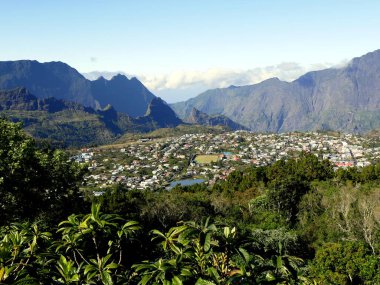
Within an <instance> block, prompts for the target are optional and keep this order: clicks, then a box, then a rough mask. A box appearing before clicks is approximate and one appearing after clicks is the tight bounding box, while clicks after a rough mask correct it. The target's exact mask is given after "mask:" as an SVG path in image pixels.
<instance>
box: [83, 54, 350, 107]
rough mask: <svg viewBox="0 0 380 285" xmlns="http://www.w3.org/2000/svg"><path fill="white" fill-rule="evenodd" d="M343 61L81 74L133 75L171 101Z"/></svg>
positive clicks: (290, 77) (290, 78)
mask: <svg viewBox="0 0 380 285" xmlns="http://www.w3.org/2000/svg"><path fill="white" fill-rule="evenodd" d="M344 64H347V61H344V62H341V63H339V64H338V65H333V64H331V63H319V64H311V65H309V66H303V65H301V64H299V63H296V62H283V63H281V64H278V65H273V66H266V67H258V68H253V69H249V70H232V69H218V68H212V69H208V70H205V71H195V70H194V71H178V72H173V73H169V74H160V75H149V74H127V73H125V72H99V71H96V72H91V73H86V74H84V76H86V77H87V78H88V79H90V80H94V79H96V78H98V77H99V76H103V77H105V78H107V79H110V78H112V76H114V75H116V74H118V73H122V74H125V75H126V76H127V77H131V76H136V77H137V78H138V79H139V80H140V81H141V82H142V83H143V84H144V85H145V86H147V87H148V88H149V89H150V90H151V91H152V92H153V93H154V94H156V95H157V96H160V97H162V98H163V99H164V100H166V101H167V102H169V103H173V102H178V101H183V100H186V99H189V98H191V97H195V96H196V95H198V94H199V93H201V92H203V91H205V90H207V89H212V88H223V87H228V86H230V85H236V86H241V85H250V84H255V83H259V82H261V81H263V80H266V79H268V78H272V77H278V78H279V79H281V80H285V81H293V80H295V79H297V78H298V77H299V76H301V75H303V74H304V73H306V72H308V71H312V70H321V69H325V68H329V67H341V66H342V65H344Z"/></svg>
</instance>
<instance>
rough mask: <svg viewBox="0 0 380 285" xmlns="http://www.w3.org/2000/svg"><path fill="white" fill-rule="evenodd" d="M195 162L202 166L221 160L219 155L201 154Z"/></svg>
mask: <svg viewBox="0 0 380 285" xmlns="http://www.w3.org/2000/svg"><path fill="white" fill-rule="evenodd" d="M194 160H195V162H197V163H201V164H206V163H211V162H217V161H218V160H219V155H217V154H201V155H197V156H196V157H195V159H194Z"/></svg>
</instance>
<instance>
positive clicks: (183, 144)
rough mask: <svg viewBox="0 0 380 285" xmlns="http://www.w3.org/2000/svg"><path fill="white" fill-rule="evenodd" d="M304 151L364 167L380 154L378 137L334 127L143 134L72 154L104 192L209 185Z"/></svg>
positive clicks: (336, 163)
mask: <svg viewBox="0 0 380 285" xmlns="http://www.w3.org/2000/svg"><path fill="white" fill-rule="evenodd" d="M300 152H309V153H312V154H315V155H316V156H318V158H320V159H328V160H330V161H331V163H333V165H334V166H335V169H338V168H340V167H343V168H346V167H352V166H357V167H363V166H366V165H369V164H371V163H374V162H377V161H378V159H379V158H380V144H379V143H378V141H377V140H374V139H372V138H367V137H363V136H356V135H352V134H342V133H328V132H306V133H301V132H294V133H282V134H258V133H251V132H247V131H235V132H224V133H220V134H209V133H200V134H185V135H182V136H178V137H168V138H159V139H150V138H143V139H138V140H137V141H134V142H130V143H126V144H124V145H111V146H103V147H97V148H88V149H82V150H81V152H80V153H79V154H77V155H75V156H73V157H72V159H75V160H76V161H77V162H80V163H87V164H88V165H89V170H90V173H89V175H88V176H87V177H86V178H85V185H86V187H88V188H89V189H93V190H94V193H95V195H101V194H102V193H104V192H102V189H104V188H106V187H108V186H109V185H112V184H116V183H120V184H123V185H125V186H126V187H127V188H128V189H152V190H156V189H165V188H166V189H170V188H172V187H174V186H175V185H176V184H181V185H191V184H194V183H200V182H204V183H207V184H208V185H212V184H214V183H215V182H216V181H217V180H223V179H226V177H227V176H228V174H229V173H231V172H232V171H234V170H236V169H238V168H240V167H244V166H265V165H268V164H271V163H273V162H275V161H277V160H280V159H286V158H287V157H293V156H295V155H297V154H299V153H300Z"/></svg>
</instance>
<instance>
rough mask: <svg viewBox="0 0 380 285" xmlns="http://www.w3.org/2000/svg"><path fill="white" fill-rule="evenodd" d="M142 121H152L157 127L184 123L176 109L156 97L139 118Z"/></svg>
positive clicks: (168, 126)
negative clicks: (175, 111)
mask: <svg viewBox="0 0 380 285" xmlns="http://www.w3.org/2000/svg"><path fill="white" fill-rule="evenodd" d="M137 120H139V122H141V123H149V122H150V123H152V124H153V125H154V126H155V128H171V127H176V126H178V125H180V124H182V123H183V122H182V120H181V119H179V118H178V117H177V115H176V114H175V113H174V111H173V110H172V109H171V108H170V107H169V106H168V105H167V104H166V103H165V102H164V101H163V100H162V99H161V98H158V97H156V98H154V99H153V100H152V101H151V102H150V104H149V106H148V109H147V111H146V113H145V116H143V117H140V118H137Z"/></svg>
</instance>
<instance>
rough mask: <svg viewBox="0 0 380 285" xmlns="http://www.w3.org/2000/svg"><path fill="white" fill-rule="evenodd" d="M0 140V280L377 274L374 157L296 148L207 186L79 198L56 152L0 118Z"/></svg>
mask: <svg viewBox="0 0 380 285" xmlns="http://www.w3.org/2000/svg"><path fill="white" fill-rule="evenodd" d="M0 146H1V148H0V149H1V150H0V160H1V161H0V162H1V163H0V191H1V196H2V197H3V199H2V200H0V216H1V217H2V218H3V219H1V225H2V226H1V228H0V284H168V285H169V284H380V273H379V272H380V268H379V267H380V260H379V258H380V255H379V254H380V227H379V226H380V225H379V221H380V199H379V198H380V187H379V181H380V165H374V166H368V167H365V168H360V169H358V168H349V169H347V170H343V169H340V170H338V171H337V172H334V171H333V168H332V166H331V165H330V163H329V162H328V161H319V160H318V159H317V158H316V157H315V156H314V155H308V154H304V153H301V154H299V156H298V157H296V158H293V159H288V160H280V161H278V162H276V163H274V164H273V165H271V166H266V167H255V168H253V167H249V168H246V169H242V170H238V171H235V172H233V173H231V174H230V175H229V177H228V178H227V180H225V181H220V182H218V183H216V184H215V185H214V186H213V187H212V188H208V187H207V186H205V185H203V184H198V185H194V186H189V187H180V186H176V187H175V188H173V189H172V190H171V191H166V190H162V191H154V192H153V191H131V190H128V189H124V188H123V187H122V186H120V185H118V186H114V187H112V188H110V189H108V190H107V191H106V193H105V194H104V195H103V196H101V197H91V196H85V197H82V195H83V194H82V193H81V191H80V190H79V189H80V186H81V183H82V179H83V175H84V173H85V169H84V168H82V167H81V166H80V165H78V164H76V163H74V162H70V161H69V160H68V157H67V155H66V154H65V153H63V152H62V151H59V150H51V149H49V148H44V149H41V148H37V147H36V146H35V143H34V141H33V139H31V138H30V137H28V136H26V135H25V134H24V133H23V132H22V131H21V126H20V125H18V124H12V123H8V122H7V121H4V120H1V121H0ZM83 198H84V199H83Z"/></svg>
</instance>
